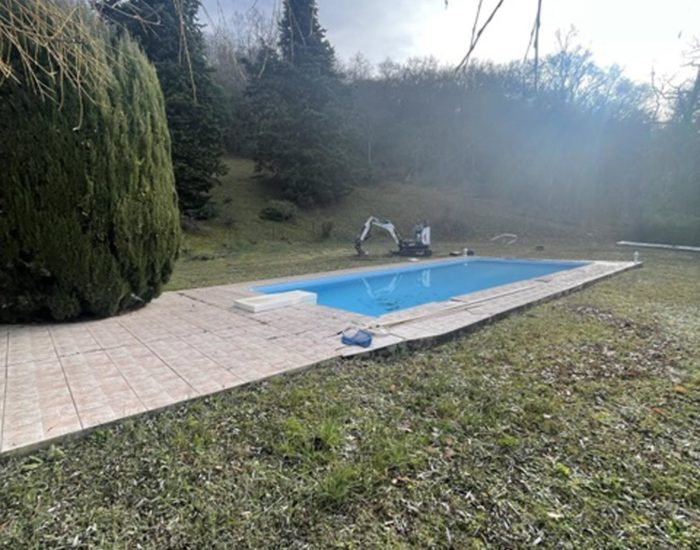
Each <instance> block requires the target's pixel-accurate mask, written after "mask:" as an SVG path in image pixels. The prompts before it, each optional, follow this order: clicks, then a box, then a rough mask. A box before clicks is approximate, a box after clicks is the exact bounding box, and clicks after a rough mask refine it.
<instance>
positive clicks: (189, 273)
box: [169, 158, 592, 289]
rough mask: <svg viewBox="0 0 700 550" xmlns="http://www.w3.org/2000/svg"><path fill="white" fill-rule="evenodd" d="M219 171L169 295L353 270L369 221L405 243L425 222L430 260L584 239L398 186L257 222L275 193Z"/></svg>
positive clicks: (242, 169) (381, 257)
mask: <svg viewBox="0 0 700 550" xmlns="http://www.w3.org/2000/svg"><path fill="white" fill-rule="evenodd" d="M227 165H228V168H229V172H228V174H227V175H226V176H225V177H224V178H223V180H222V184H221V185H220V186H218V187H217V188H216V189H215V190H214V194H213V201H212V203H213V206H214V208H215V209H216V215H215V217H214V218H212V219H211V220H208V221H206V222H199V223H198V224H197V225H198V230H197V231H195V232H188V234H187V235H186V237H185V243H184V247H183V250H182V255H181V259H180V261H179V263H178V266H177V268H176V270H175V275H174V277H173V280H172V281H171V283H170V286H169V288H170V289H177V288H186V287H192V286H201V285H211V284H220V283H225V282H234V281H241V280H250V279H254V278H257V277H261V276H263V275H267V276H270V275H275V276H276V275H290V274H294V273H304V272H311V271H319V270H327V269H333V268H341V267H348V266H349V265H350V266H352V265H357V262H358V261H359V260H358V259H357V258H356V257H355V255H354V248H353V242H354V239H355V236H356V234H357V232H358V231H359V229H360V227H361V226H362V224H363V223H364V221H365V220H366V219H367V217H369V216H370V215H376V216H380V217H385V218H389V219H390V220H392V221H393V222H394V224H395V225H396V226H397V228H398V229H399V231H401V232H403V234H404V235H406V236H408V235H409V233H410V230H411V227H412V226H413V224H415V223H416V222H418V221H420V220H423V219H425V220H428V221H429V222H430V223H431V225H432V228H433V241H434V246H433V248H434V250H435V251H436V253H438V254H443V253H446V252H447V251H449V250H452V249H455V248H462V247H463V246H470V247H474V246H475V243H484V242H487V241H488V239H489V238H490V237H492V236H494V235H496V234H499V233H503V232H513V233H517V234H518V235H519V236H520V240H521V242H523V241H524V242H526V243H527V242H529V243H531V244H532V243H535V242H542V241H544V242H552V241H558V240H566V241H567V242H572V241H579V242H580V241H582V240H583V241H585V242H591V239H592V237H591V236H586V234H585V232H584V231H583V230H582V228H580V227H577V226H567V225H562V224H558V223H553V222H551V221H548V220H544V219H537V218H529V217H525V216H522V215H520V214H518V213H517V212H514V211H513V209H512V208H508V207H505V206H504V205H501V204H498V203H495V202H493V201H488V200H483V199H476V198H473V197H470V196H468V195H467V194H466V193H465V192H464V191H463V190H459V189H455V188H449V187H439V188H435V187H428V186H426V185H417V184H410V183H398V182H384V183H379V184H372V185H368V186H364V187H360V188H357V189H356V190H355V191H354V192H353V193H352V194H351V195H349V196H348V197H346V198H345V199H344V200H343V201H342V202H341V203H340V204H338V205H335V206H333V207H331V208H326V209H314V210H306V211H304V210H302V211H300V213H299V216H298V218H297V220H296V221H295V222H293V223H279V222H272V221H266V220H261V219H260V217H259V214H260V211H261V210H262V209H263V208H264V206H265V205H266V203H267V201H268V200H270V199H274V198H279V197H277V195H276V194H275V190H274V189H271V188H269V187H267V186H266V185H265V184H264V183H263V182H262V181H261V180H260V179H259V178H257V177H256V175H255V171H254V165H253V163H252V162H251V161H249V160H244V159H233V158H231V159H228V160H227ZM324 222H331V223H332V224H333V230H332V232H331V235H330V238H328V239H323V238H322V236H321V227H322V225H323V223H324ZM392 248H394V243H393V242H392V241H391V239H390V238H389V237H388V235H386V234H385V233H383V232H380V231H377V232H376V233H375V236H374V237H373V238H372V240H371V241H370V242H369V243H368V245H367V250H368V251H369V252H370V254H371V255H370V257H368V258H365V259H363V260H362V261H364V262H369V263H372V262H375V263H378V262H381V263H385V262H387V261H388V260H390V258H387V256H386V253H387V252H388V251H389V250H391V249H392ZM483 249H484V246H483V245H480V246H479V247H478V250H479V251H482V250H483ZM489 249H491V247H489Z"/></svg>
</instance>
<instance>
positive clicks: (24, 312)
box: [0, 8, 180, 322]
mask: <svg viewBox="0 0 700 550" xmlns="http://www.w3.org/2000/svg"><path fill="white" fill-rule="evenodd" d="M0 11H1V8H0ZM91 26H92V27H93V31H94V35H95V39H96V40H97V41H98V43H101V44H102V47H101V49H100V52H101V53H100V55H103V56H104V61H105V62H106V63H107V65H108V67H109V74H108V82H107V84H108V85H107V86H100V87H99V88H98V87H97V86H92V87H90V88H88V89H85V87H83V89H82V90H76V89H75V88H74V87H72V86H71V84H70V83H69V82H65V81H63V82H61V81H60V79H56V78H51V77H49V76H47V77H45V82H44V84H45V85H46V86H48V87H53V88H54V91H55V92H56V93H55V97H56V98H58V99H57V101H50V100H46V99H42V98H41V97H39V96H38V95H37V94H35V93H33V92H32V91H31V90H30V89H28V87H27V86H26V84H25V85H23V84H22V83H21V82H12V81H9V80H6V81H5V82H2V83H0V157H1V162H0V166H1V167H2V168H1V170H0V321H3V322H17V321H27V320H37V319H50V318H53V319H57V320H63V319H70V318H74V317H78V316H81V315H94V316H100V317H102V316H109V315H113V314H115V313H117V312H119V311H122V310H125V309H128V308H131V307H135V306H138V305H140V304H143V303H145V302H148V301H149V300H151V299H152V298H154V297H155V296H157V295H158V294H159V293H160V290H161V288H162V286H163V284H164V283H165V282H166V281H167V280H168V278H169V276H170V274H171V271H172V268H173V263H174V261H175V258H176V255H177V251H178V246H179V241H180V228H179V215H178V209H177V196H176V193H175V187H174V178H173V168H172V161H171V157H170V138H169V134H168V128H167V123H166V118H165V109H164V104H163V96H162V92H161V91H160V87H159V84H158V79H157V76H156V73H155V70H154V69H153V67H152V66H151V65H150V64H149V62H148V60H147V59H146V57H145V56H144V55H143V53H142V52H141V50H140V49H139V47H138V46H137V45H136V44H135V43H134V42H132V41H130V40H129V39H127V38H126V37H120V38H117V37H115V36H112V35H110V34H109V33H108V31H107V30H105V29H104V28H103V27H102V26H101V25H99V24H98V23H96V22H92V23H91ZM0 46H1V47H9V46H8V45H6V44H0ZM37 47H39V48H40V47H41V46H40V45H39V46H37Z"/></svg>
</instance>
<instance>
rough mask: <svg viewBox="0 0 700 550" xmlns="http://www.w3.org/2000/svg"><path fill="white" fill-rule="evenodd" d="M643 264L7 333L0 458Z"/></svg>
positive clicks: (202, 306)
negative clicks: (416, 293) (339, 305)
mask: <svg viewBox="0 0 700 550" xmlns="http://www.w3.org/2000/svg"><path fill="white" fill-rule="evenodd" d="M426 263H427V262H426ZM635 265H636V264H633V263H622V262H593V263H591V264H588V265H586V266H584V267H580V268H577V269H572V270H569V271H563V272H559V273H555V274H553V275H549V276H547V277H543V278H540V279H533V280H528V281H523V282H519V283H513V284H510V285H505V286H501V287H497V288H493V289H490V290H486V291H482V292H476V293H472V294H468V295H465V296H462V297H456V298H453V299H452V300H449V301H446V302H439V303H433V304H427V305H424V306H419V307H416V308H411V309H408V310H404V311H401V312H397V313H393V314H389V315H384V316H382V317H379V318H374V317H365V316H362V315H357V314H354V313H350V312H347V311H343V310H338V309H332V308H328V307H324V306H320V305H310V304H305V305H298V306H289V307H285V308H283V309H279V310H274V311H268V312H264V313H246V312H244V311H241V310H238V309H234V308H233V307H232V306H233V302H234V300H236V299H238V298H241V297H245V296H251V295H254V294H255V293H254V292H252V291H251V290H250V287H251V286H252V285H253V284H259V283H260V282H258V283H247V284H236V285H226V286H218V287H210V288H200V289H193V290H187V291H181V292H167V293H165V294H164V295H163V296H161V297H160V298H159V299H158V300H156V301H154V302H153V303H152V304H150V305H149V306H147V307H146V308H144V309H142V310H139V311H135V312H131V313H128V314H126V315H122V316H119V317H114V318H111V319H105V320H99V321H89V322H80V323H71V324H55V325H33V326H15V325H12V326H0V417H1V418H2V422H1V423H0V453H5V452H8V451H13V450H18V449H22V448H31V447H32V446H36V445H40V444H45V443H47V442H48V441H50V440H53V439H55V438H58V437H61V436H64V435H67V434H72V433H77V432H80V431H83V430H86V429H89V428H92V427H95V426H98V425H100V424H105V423H108V422H112V421H115V420H118V419H120V418H124V417H127V416H130V415H134V414H138V413H142V412H145V411H151V410H155V409H159V408H162V407H166V406H169V405H173V404H175V403H178V402H181V401H185V400H187V399H191V398H194V397H198V396H203V395H207V394H211V393H215V392H218V391H221V390H224V389H227V388H232V387H234V386H238V385H241V384H244V383H246V382H251V381H254V380H260V379H263V378H266V377H268V376H271V375H274V374H278V373H282V372H287V371H292V370H295V369H300V368H304V367H308V366H310V365H313V364H316V363H319V362H322V361H325V360H328V359H331V358H335V357H343V356H351V355H355V354H357V353H366V352H367V351H372V350H376V349H380V348H388V347H391V346H394V345H404V344H409V343H411V342H413V343H420V342H424V341H426V340H428V341H429V340H432V339H434V338H436V337H440V336H445V335H448V334H451V333H454V332H456V331H461V330H464V329H468V328H469V327H474V326H476V325H479V324H481V323H484V322H488V321H490V320H492V319H493V318H495V317H498V316H500V315H503V314H505V313H507V312H511V311H513V310H517V309H519V308H521V307H524V306H527V305H530V304H532V303H536V302H539V301H542V300H545V299H548V298H552V297H554V296H558V295H560V294H563V293H566V292H569V291H571V290H574V289H577V288H580V287H582V286H584V285H586V284H589V283H591V282H593V281H596V280H598V279H601V278H604V277H607V276H610V275H613V274H615V273H619V272H621V271H624V270H627V269H630V268H632V267H635ZM394 267H395V264H394ZM375 269H381V268H375ZM366 270H367V268H361V269H359V271H366ZM352 271H358V270H346V272H348V273H350V272H352ZM336 273H337V272H336ZM305 277H309V276H308V275H307V276H305ZM291 279H293V278H290V279H288V280H291ZM265 282H266V283H267V282H272V281H265ZM371 325H380V326H379V327H377V328H376V329H375V331H376V336H375V339H374V342H373V345H372V347H371V348H370V349H369V350H364V349H362V348H353V347H346V346H343V345H342V344H341V343H340V336H339V334H340V332H342V331H343V330H344V329H346V328H348V327H349V326H371Z"/></svg>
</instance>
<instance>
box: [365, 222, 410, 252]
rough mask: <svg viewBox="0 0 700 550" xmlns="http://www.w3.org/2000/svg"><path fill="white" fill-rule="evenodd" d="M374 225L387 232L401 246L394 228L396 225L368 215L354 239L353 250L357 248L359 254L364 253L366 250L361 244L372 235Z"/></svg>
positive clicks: (399, 237)
mask: <svg viewBox="0 0 700 550" xmlns="http://www.w3.org/2000/svg"><path fill="white" fill-rule="evenodd" d="M375 227H378V228H380V229H383V230H384V231H386V232H387V233H389V235H390V236H391V238H392V239H394V242H395V243H396V246H399V247H400V246H401V236H400V235H399V233H398V231H397V230H396V227H394V224H393V223H391V222H390V221H389V220H383V219H381V218H377V217H375V216H370V217H369V218H367V221H366V222H365V223H364V225H363V226H362V229H361V230H360V233H359V234H358V235H357V238H356V239H355V250H357V253H358V254H359V255H360V256H364V255H365V254H366V252H365V251H364V250H363V249H362V244H363V243H364V242H365V241H367V240H368V239H369V238H370V237H371V236H372V229H373V228H375Z"/></svg>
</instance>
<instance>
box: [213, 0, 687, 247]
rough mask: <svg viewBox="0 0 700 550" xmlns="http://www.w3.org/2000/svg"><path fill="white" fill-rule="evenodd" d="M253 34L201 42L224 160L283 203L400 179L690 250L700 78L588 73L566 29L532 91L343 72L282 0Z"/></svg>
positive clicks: (412, 64) (318, 33)
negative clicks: (269, 27)
mask: <svg viewBox="0 0 700 550" xmlns="http://www.w3.org/2000/svg"><path fill="white" fill-rule="evenodd" d="M297 12H298V13H297ZM304 17H307V19H304ZM295 21H296V22H297V23H298V22H302V23H301V25H302V26H301V27H300V28H299V29H297V30H300V31H301V32H298V33H296V34H295V32H296V31H295V24H297V23H295ZM259 29H260V27H259V26H257V27H255V26H253V27H251V26H248V27H244V28H243V30H242V32H241V29H240V28H239V29H238V30H237V32H233V31H231V32H227V30H226V29H225V28H223V29H222V28H220V29H218V32H217V33H216V34H215V35H213V36H211V37H210V38H209V47H210V52H213V55H211V59H212V62H213V63H214V65H215V69H216V72H215V73H214V78H215V79H216V80H217V81H219V82H220V83H221V85H222V86H225V87H226V93H227V96H228V103H229V109H230V112H231V113H232V119H233V121H232V124H231V125H230V126H229V129H230V131H229V133H228V137H227V144H228V146H229V148H230V150H231V151H232V152H234V153H236V154H240V155H243V156H251V157H252V158H254V159H255V160H256V161H257V163H258V166H259V168H260V169H261V171H262V172H263V173H265V174H268V176H269V177H270V179H271V180H273V181H274V182H276V184H277V185H278V189H279V190H280V193H281V195H283V196H285V197H286V198H290V199H292V200H294V201H296V202H299V203H300V204H313V203H327V202H330V201H332V200H337V199H339V198H341V197H342V196H343V195H344V194H346V193H347V192H349V191H350V190H351V189H352V187H353V186H355V185H358V184H364V183H369V182H371V181H381V180H386V179H394V180H402V181H413V182H416V183H421V184H425V185H429V186H434V187H436V189H439V187H440V186H445V185H447V186H461V187H462V188H464V190H465V193H469V194H472V195H474V196H479V197H493V198H497V199H499V200H503V201H508V202H510V203H512V204H513V205H515V206H516V207H517V208H519V209H520V210H521V211H523V213H525V214H531V215H540V216H546V217H548V218H551V219H556V220H560V221H565V222H570V223H575V224H577V225H581V226H583V227H590V228H592V229H595V227H596V226H600V225H601V224H604V225H605V226H606V227H612V228H616V229H617V231H618V233H619V234H620V235H624V236H628V237H635V238H644V239H658V240H668V241H674V242H690V241H693V242H699V241H700V217H699V215H698V213H699V212H700V166H699V160H698V159H700V141H699V138H698V136H699V135H700V134H699V132H698V125H699V124H700V100H699V98H698V95H699V93H700V79H695V80H692V81H689V82H687V83H685V84H683V85H681V86H678V87H676V88H675V89H671V90H664V91H663V94H662V95H663V97H661V98H660V97H659V95H660V94H659V91H658V90H656V89H654V88H653V87H652V86H650V85H641V84H638V83H635V82H632V81H630V80H629V79H627V78H625V77H624V76H623V74H622V72H621V70H620V69H619V68H618V67H614V66H613V67H609V68H602V67H599V66H598V65H596V64H595V63H594V62H593V60H592V54H591V52H590V51H588V50H586V49H584V48H582V47H580V46H577V45H576V44H575V43H574V38H575V36H574V35H572V34H568V35H565V36H560V37H559V42H560V47H559V50H558V51H557V52H556V53H554V54H552V55H549V56H546V57H544V58H542V59H540V60H539V67H538V74H539V78H538V84H537V87H536V88H535V86H534V85H533V79H532V73H533V67H532V62H529V61H528V62H513V63H510V64H505V65H503V64H502V65H497V64H492V63H483V62H482V63H476V62H472V63H471V64H470V65H469V66H468V67H467V68H466V69H465V70H461V71H455V70H454V68H452V67H444V66H441V65H440V64H439V63H438V62H437V61H436V60H434V59H412V60H409V61H407V62H405V63H395V62H392V61H390V60H387V61H386V62H384V63H381V64H380V65H379V66H377V67H373V66H371V65H370V64H369V63H367V62H366V60H364V59H363V58H362V57H361V56H357V57H356V58H355V59H354V60H352V62H351V63H350V64H348V65H347V66H345V67H340V66H339V64H338V62H337V61H336V60H335V58H334V56H333V51H332V48H331V46H330V45H329V44H328V42H327V40H326V39H325V36H324V32H323V29H322V28H321V27H320V25H319V24H318V21H317V17H316V4H315V2H314V1H312V0H294V1H292V0H290V1H289V2H285V3H284V12H283V17H282V20H281V22H280V24H279V29H278V32H277V34H276V36H275V35H271V34H267V35H265V34H260V33H259V32H257V31H259ZM246 33H247V34H246ZM251 35H256V36H257V38H259V40H258V41H257V42H256V41H255V40H252V39H251ZM295 41H296V42H295ZM224 52H225V54H223V55H222V53H224ZM295 52H296V57H295ZM232 68H235V70H232ZM659 101H660V103H661V108H659V106H658V105H657V103H658V102H659Z"/></svg>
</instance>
